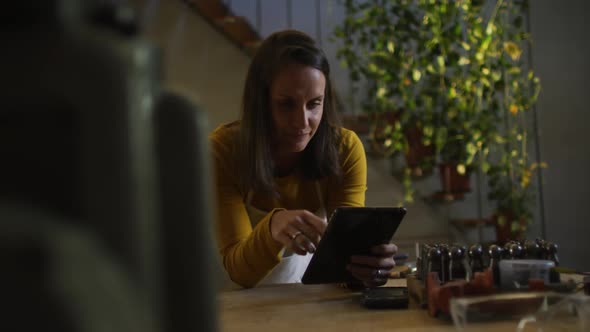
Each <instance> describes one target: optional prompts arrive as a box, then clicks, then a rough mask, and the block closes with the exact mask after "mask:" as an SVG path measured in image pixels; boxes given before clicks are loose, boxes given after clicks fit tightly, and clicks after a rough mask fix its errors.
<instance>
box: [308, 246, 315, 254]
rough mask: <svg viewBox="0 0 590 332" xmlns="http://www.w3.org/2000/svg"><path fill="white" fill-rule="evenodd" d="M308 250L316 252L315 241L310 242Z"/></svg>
mask: <svg viewBox="0 0 590 332" xmlns="http://www.w3.org/2000/svg"><path fill="white" fill-rule="evenodd" d="M307 251H309V252H310V253H312V254H313V253H314V252H315V246H314V245H313V243H310V244H309V245H308V246H307Z"/></svg>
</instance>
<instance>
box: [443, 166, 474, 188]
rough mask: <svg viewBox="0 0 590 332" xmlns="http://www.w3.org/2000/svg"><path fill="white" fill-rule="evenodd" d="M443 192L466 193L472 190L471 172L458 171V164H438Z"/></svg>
mask: <svg viewBox="0 0 590 332" xmlns="http://www.w3.org/2000/svg"><path fill="white" fill-rule="evenodd" d="M438 168H439V171H440V173H439V175H440V183H441V186H442V192H444V193H451V194H464V193H466V192H470V191H471V181H470V176H469V175H470V172H469V171H466V172H465V174H459V172H457V164H455V163H443V164H440V165H438Z"/></svg>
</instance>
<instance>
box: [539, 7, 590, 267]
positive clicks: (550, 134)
mask: <svg viewBox="0 0 590 332" xmlns="http://www.w3.org/2000/svg"><path fill="white" fill-rule="evenodd" d="M588 13H590V2H589V1H586V0H576V1H559V2H557V1H551V0H534V1H531V10H530V19H531V32H532V34H533V39H534V44H533V48H532V57H533V66H534V69H535V70H536V71H537V73H538V75H539V76H540V77H541V80H542V86H543V87H542V89H543V90H542V91H541V94H540V96H539V102H538V104H537V115H538V125H539V134H540V138H539V146H540V155H541V159H542V160H545V161H547V163H548V164H549V168H547V169H546V170H544V171H543V173H542V175H543V184H544V186H543V196H544V206H545V220H546V225H545V230H546V237H547V238H548V239H550V240H553V241H555V242H556V243H558V244H559V246H560V249H559V250H560V258H561V260H562V262H563V265H565V266H573V267H576V268H579V269H582V270H585V271H589V270H590V257H589V255H590V147H588V142H589V139H588V137H589V134H590V130H589V125H590V106H589V105H590V104H589V101H590V76H589V75H590V37H589V34H590V21H589V20H588ZM537 221H539V219H537ZM540 231H541V225H540V224H539V223H537V224H535V225H534V227H533V228H532V229H531V232H530V233H532V234H539V233H540Z"/></svg>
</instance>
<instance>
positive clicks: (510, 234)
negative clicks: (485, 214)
mask: <svg viewBox="0 0 590 332" xmlns="http://www.w3.org/2000/svg"><path fill="white" fill-rule="evenodd" d="M492 220H493V221H494V226H495V227H496V242H497V243H498V244H502V245H503V244H505V243H506V242H508V241H510V240H520V239H522V238H523V237H524V233H525V230H526V221H525V220H524V219H522V218H521V219H520V220H519V221H518V225H519V228H518V230H516V231H513V230H512V223H513V222H514V216H513V214H512V212H510V211H508V212H498V213H496V214H494V215H493V216H492ZM501 220H503V222H502V221H501Z"/></svg>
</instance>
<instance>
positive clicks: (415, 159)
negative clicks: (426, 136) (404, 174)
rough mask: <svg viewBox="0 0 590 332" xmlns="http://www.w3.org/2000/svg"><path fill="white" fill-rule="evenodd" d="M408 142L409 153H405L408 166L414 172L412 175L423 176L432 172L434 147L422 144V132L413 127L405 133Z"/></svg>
mask: <svg viewBox="0 0 590 332" xmlns="http://www.w3.org/2000/svg"><path fill="white" fill-rule="evenodd" d="M405 135H406V139H407V140H408V151H407V152H406V153H405V157H406V165H407V166H408V167H409V168H410V169H411V170H412V175H414V176H421V175H423V174H425V173H430V172H431V171H432V166H431V165H432V161H433V160H434V146H433V145H432V144H431V145H429V146H425V145H424V143H422V137H423V135H422V130H421V129H420V128H418V127H411V128H408V129H407V130H406V131H405Z"/></svg>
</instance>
